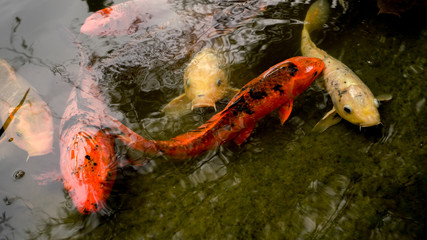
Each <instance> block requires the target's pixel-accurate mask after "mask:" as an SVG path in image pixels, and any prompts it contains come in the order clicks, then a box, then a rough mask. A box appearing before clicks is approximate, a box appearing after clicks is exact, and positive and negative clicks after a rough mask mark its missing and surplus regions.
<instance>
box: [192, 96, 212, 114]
mask: <svg viewBox="0 0 427 240" xmlns="http://www.w3.org/2000/svg"><path fill="white" fill-rule="evenodd" d="M200 107H213V108H215V111H216V105H215V101H213V100H212V99H208V98H196V99H193V102H192V106H191V110H193V109H195V108H200Z"/></svg>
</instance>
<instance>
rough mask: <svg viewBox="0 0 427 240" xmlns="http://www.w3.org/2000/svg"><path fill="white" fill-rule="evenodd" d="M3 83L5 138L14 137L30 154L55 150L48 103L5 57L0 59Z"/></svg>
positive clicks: (1, 104) (1, 110)
mask: <svg viewBox="0 0 427 240" xmlns="http://www.w3.org/2000/svg"><path fill="white" fill-rule="evenodd" d="M0 85H1V86H2V91H1V92H0V118H1V119H2V122H4V125H3V128H2V129H3V131H5V133H6V136H5V137H4V139H6V138H8V139H10V140H12V142H13V143H14V144H15V145H16V146H18V147H19V148H21V149H23V150H25V151H26V152H27V153H28V157H32V156H40V155H45V154H48V153H50V152H52V144H53V119H52V113H51V111H50V109H49V106H48V105H47V104H46V102H45V101H43V99H42V98H41V97H40V95H39V94H37V91H36V90H35V89H34V88H33V87H32V86H31V85H30V84H29V83H28V82H27V81H26V80H25V79H24V78H22V77H21V76H19V75H18V74H16V73H15V71H14V70H13V68H12V67H11V66H10V65H9V64H8V63H7V62H6V61H5V60H3V59H0ZM22 96H24V97H22Z"/></svg>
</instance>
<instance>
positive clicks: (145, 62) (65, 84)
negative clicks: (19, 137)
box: [0, 0, 427, 239]
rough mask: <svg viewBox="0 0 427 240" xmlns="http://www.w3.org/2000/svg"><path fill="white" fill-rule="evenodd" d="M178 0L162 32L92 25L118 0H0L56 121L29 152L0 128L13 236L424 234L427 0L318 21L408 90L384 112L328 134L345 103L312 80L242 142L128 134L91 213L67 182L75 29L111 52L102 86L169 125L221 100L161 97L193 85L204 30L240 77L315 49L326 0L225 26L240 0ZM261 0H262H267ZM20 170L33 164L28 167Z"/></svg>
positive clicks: (166, 132) (352, 63) (387, 86)
mask: <svg viewBox="0 0 427 240" xmlns="http://www.w3.org/2000/svg"><path fill="white" fill-rule="evenodd" d="M119 2H120V1H114V4H116V3H119ZM169 2H170V3H168V4H169V5H168V8H169V10H171V11H170V13H171V14H176V15H177V16H178V18H179V19H178V20H176V19H175V18H173V19H172V20H171V21H167V20H170V19H168V18H169V17H170V16H165V19H166V20H165V23H164V25H162V27H157V28H156V29H155V30H154V32H155V34H152V35H145V36H144V35H143V34H140V35H130V36H121V37H88V36H84V35H79V29H80V26H81V25H82V24H83V22H84V20H85V19H86V17H88V16H89V15H90V14H91V13H92V12H93V11H96V10H98V9H101V8H104V7H106V6H110V5H112V4H113V1H105V0H104V1H101V0H100V1H93V0H92V1H89V0H87V1H81V0H74V1H70V0H39V1H31V0H20V1H11V0H0V5H1V6H2V7H1V8H0V20H1V21H0V33H1V34H0V58H2V59H6V60H7V61H8V62H9V63H10V65H12V66H13V67H14V68H15V69H16V71H17V73H19V74H20V75H21V76H23V77H24V78H25V79H26V80H27V81H28V82H30V83H31V84H32V85H33V86H34V87H35V88H36V89H37V90H38V91H39V93H40V95H41V96H42V98H43V99H44V100H45V101H46V102H47V103H48V105H49V106H50V108H51V110H52V113H53V117H54V129H55V140H54V146H53V149H54V150H53V152H52V153H49V154H47V155H44V156H36V157H30V159H29V160H28V162H27V161H26V159H27V153H26V152H25V151H23V150H21V149H20V148H18V147H16V146H15V145H14V144H12V143H10V142H8V141H2V142H1V143H0V166H1V167H0V196H1V201H0V213H1V215H0V239H151V238H154V239H249V238H257V239H298V238H299V239H421V238H423V236H425V234H426V230H425V229H427V226H426V222H427V211H426V206H427V171H426V170H427V155H426V149H425V146H424V144H425V143H426V125H425V123H426V121H427V112H426V106H425V102H426V95H425V92H426V90H427V88H426V79H427V74H426V68H427V59H426V56H427V44H426V42H427V27H426V23H427V22H426V21H425V16H424V13H425V10H426V9H425V6H424V7H423V6H417V7H414V8H412V9H411V10H409V11H407V12H405V13H403V14H402V15H401V17H400V18H399V17H396V16H391V15H388V16H384V15H377V11H378V9H377V7H376V4H375V1H366V2H363V3H358V1H350V3H351V4H350V8H349V9H348V10H347V11H346V12H344V11H343V9H342V7H341V6H340V5H339V4H337V3H336V1H333V4H332V12H331V17H330V20H329V21H328V23H327V25H326V26H325V28H324V29H323V30H322V31H318V32H315V33H314V34H313V35H312V37H313V40H314V41H315V42H316V43H317V44H318V46H319V47H320V48H322V49H324V50H326V51H327V52H328V53H329V54H331V55H332V56H334V57H336V58H339V59H340V60H341V61H343V62H344V63H345V64H346V65H348V66H349V67H350V68H351V69H352V70H353V71H354V72H356V73H357V74H358V75H359V76H360V78H361V79H363V81H364V82H365V83H366V84H367V85H368V86H369V87H370V89H371V90H372V92H373V93H374V94H375V95H379V94H384V93H390V94H391V95H392V96H393V99H392V100H391V101H389V102H385V103H383V104H382V105H381V106H380V114H381V119H382V125H380V126H377V127H371V128H363V129H359V127H357V126H354V125H351V124H349V123H348V122H345V121H342V122H341V123H339V124H338V125H336V126H333V127H331V128H330V129H328V130H327V131H325V132H324V133H322V134H314V133H311V128H312V127H313V126H314V125H315V124H316V123H317V121H318V120H320V119H321V118H322V116H323V115H324V114H325V113H326V112H328V111H329V110H330V108H331V107H332V103H331V101H330V98H329V97H328V96H327V94H325V93H324V92H322V91H321V90H320V89H319V88H318V87H317V86H315V85H312V86H311V87H310V88H309V89H308V90H307V91H306V92H304V93H303V94H302V95H301V96H299V97H298V98H297V99H296V101H295V103H294V108H293V111H292V113H291V116H290V118H289V119H288V120H287V121H286V122H285V124H284V125H283V126H280V121H279V118H278V114H277V113H276V112H273V113H272V114H270V115H268V116H267V117H266V118H264V119H262V120H261V121H259V123H258V124H257V126H256V127H255V130H254V132H253V133H252V135H251V136H250V137H249V138H248V140H247V141H246V142H245V143H244V144H243V145H241V146H240V147H238V146H236V145H234V143H228V144H225V145H223V146H221V147H219V148H218V149H215V150H212V151H209V152H207V153H205V154H203V155H201V156H199V157H196V158H194V159H191V160H190V161H187V162H185V163H174V162H171V161H169V160H166V159H164V158H161V157H153V156H147V155H145V154H142V153H139V152H136V151H134V150H131V149H129V148H128V147H127V146H125V145H124V144H120V143H119V142H117V146H116V153H117V156H118V159H119V160H120V161H121V167H120V168H119V170H118V173H117V175H118V176H117V180H116V183H115V185H114V188H113V190H112V193H111V196H110V198H109V199H108V202H107V203H108V208H107V210H106V211H103V212H102V213H98V214H91V215H81V214H80V213H78V211H77V210H76V209H75V207H74V206H73V203H72V202H71V200H70V198H69V196H68V194H67V192H66V191H65V190H64V189H63V184H62V182H61V175H60V170H59V158H60V155H59V141H58V138H59V133H58V132H59V122H60V120H61V117H62V114H63V113H64V109H65V107H66V101H67V99H68V96H69V93H70V91H71V89H72V87H73V82H75V81H76V76H77V75H78V71H79V63H80V56H79V54H80V53H79V51H78V49H77V48H76V45H75V44H73V38H74V36H75V37H77V39H78V41H79V42H80V43H81V45H82V46H83V47H84V49H85V52H86V53H88V54H90V55H91V57H92V61H93V62H95V63H97V65H96V66H97V68H96V71H98V72H99V75H100V76H102V78H101V79H102V81H99V86H100V88H101V89H102V91H103V92H104V93H105V94H104V95H105V98H106V101H107V104H108V105H109V106H110V108H111V110H112V112H113V114H114V116H115V117H116V118H118V119H120V121H122V122H123V123H124V124H125V125H126V126H128V127H130V128H131V129H132V130H134V131H135V132H137V133H139V134H141V135H143V136H150V137H152V138H154V139H169V138H172V137H174V136H176V135H178V134H181V133H184V132H186V131H188V130H191V129H193V128H196V127H197V126H199V125H201V124H202V123H204V122H205V121H206V120H208V119H209V118H210V117H211V116H212V115H213V114H214V113H215V112H214V110H213V109H198V110H196V111H194V112H193V113H191V114H189V115H186V116H185V117H183V118H181V119H172V118H167V117H165V116H164V115H163V114H162V113H161V112H160V109H161V108H162V107H163V106H165V105H166V104H167V103H168V102H169V101H171V100H172V99H173V98H174V97H176V96H178V95H179V94H181V93H183V87H182V85H183V84H182V78H183V77H182V76H183V72H184V68H185V66H186V64H188V62H189V61H190V59H191V56H192V55H193V54H194V53H195V52H196V51H197V50H198V49H200V45H203V46H204V45H208V46H213V47H215V48H217V49H219V50H221V51H222V52H224V54H225V56H226V58H227V61H228V64H229V68H230V71H231V85H232V86H234V87H237V88H240V87H241V86H243V85H244V84H245V83H246V82H248V81H250V80H251V79H253V78H255V77H256V76H258V75H259V74H260V73H262V72H263V71H265V70H267V69H268V68H269V67H270V66H272V65H274V64H276V63H278V62H280V61H283V60H285V59H287V58H290V57H292V56H296V55H298V54H300V52H299V47H300V34H301V29H302V21H303V19H304V17H305V13H306V12H307V10H308V7H309V6H310V2H312V1H288V0H283V1H280V0H279V1H269V2H267V4H266V5H264V7H265V9H264V10H263V11H260V12H258V13H257V16H256V17H254V18H251V19H248V20H247V21H244V22H243V23H241V25H242V26H240V27H238V28H236V29H234V31H230V32H228V31H223V32H220V31H217V32H214V34H212V35H208V34H204V33H205V32H206V29H211V28H210V26H209V24H212V23H213V22H214V21H212V18H211V16H217V15H216V14H220V13H218V11H217V9H221V8H222V9H223V8H224V7H229V6H233V4H236V2H233V1H214V0H213V1H199V0H192V1H189V2H187V1H181V0H177V1H169ZM164 4H166V3H164ZM250 6H252V7H253V8H260V7H261V6H260V5H259V3H258V2H257V1H252V2H249V3H248V5H247V7H250ZM233 14H238V13H233ZM214 19H215V17H214ZM225 23H226V24H225V25H227V24H228V22H225ZM216 24H217V26H218V25H220V24H219V23H218V22H217V23H216ZM231 26H232V25H231ZM217 30H218V29H217ZM0 87H1V86H0ZM228 100H229V99H224V100H222V101H220V102H219V103H218V109H222V108H223V107H224V106H225V104H226V103H227V101H228ZM126 160H132V161H131V162H133V164H127V163H128V162H129V161H126ZM19 170H22V171H24V172H25V175H24V176H23V177H22V178H15V177H14V176H15V173H16V171H19Z"/></svg>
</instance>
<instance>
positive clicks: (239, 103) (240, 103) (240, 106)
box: [224, 96, 254, 116]
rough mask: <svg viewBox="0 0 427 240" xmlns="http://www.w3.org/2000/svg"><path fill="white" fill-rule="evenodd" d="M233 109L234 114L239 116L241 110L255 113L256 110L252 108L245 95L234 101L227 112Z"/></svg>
mask: <svg viewBox="0 0 427 240" xmlns="http://www.w3.org/2000/svg"><path fill="white" fill-rule="evenodd" d="M227 111H231V112H232V113H233V115H234V116H237V115H238V114H239V112H245V113H246V114H249V115H251V114H253V113H254V112H253V111H252V110H251V109H250V106H249V104H248V103H247V102H246V101H245V98H244V97H243V96H240V98H239V99H237V100H236V101H235V102H234V103H232V104H231V105H230V106H229V107H228V108H227V110H226V111H224V113H225V112H227Z"/></svg>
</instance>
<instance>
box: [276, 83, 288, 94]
mask: <svg viewBox="0 0 427 240" xmlns="http://www.w3.org/2000/svg"><path fill="white" fill-rule="evenodd" d="M282 87H283V86H282V85H280V84H276V86H274V87H273V90H274V91H276V92H279V93H280V95H282V94H284V93H285V92H284V91H283V89H282Z"/></svg>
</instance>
